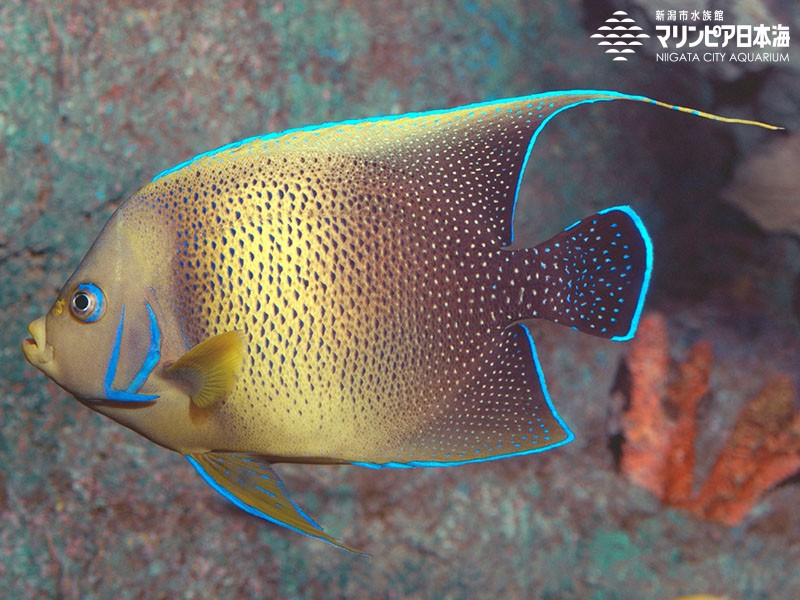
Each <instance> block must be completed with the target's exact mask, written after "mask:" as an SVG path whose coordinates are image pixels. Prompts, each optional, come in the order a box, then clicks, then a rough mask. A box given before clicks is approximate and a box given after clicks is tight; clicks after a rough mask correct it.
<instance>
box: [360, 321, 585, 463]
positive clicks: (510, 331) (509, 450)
mask: <svg viewBox="0 0 800 600" xmlns="http://www.w3.org/2000/svg"><path fill="white" fill-rule="evenodd" d="M480 356H481V363H480V364H476V365H475V369H474V370H473V372H472V374H471V375H470V376H469V379H468V380H467V381H465V382H464V385H463V387H462V389H461V391H460V392H458V393H456V394H453V396H452V397H450V398H446V399H444V400H443V401H442V402H440V403H439V406H438V407H437V410H435V411H433V410H432V411H430V416H429V418H428V419H427V421H426V422H423V423H420V424H419V426H418V427H415V430H414V431H413V432H411V433H407V434H405V435H404V436H402V437H399V439H398V442H397V449H396V453H395V455H394V458H390V459H387V460H386V461H382V462H369V463H367V462H354V463H353V464H357V465H359V466H363V467H371V468H379V467H438V466H451V465H459V464H464V463H470V462H480V461H486V460H495V459H499V458H505V457H507V456H512V455H516V454H531V453H534V452H542V451H544V450H548V449H550V448H554V447H556V446H560V445H563V444H566V443H568V442H570V441H572V439H573V434H572V432H571V431H570V430H569V428H567V426H566V425H565V424H564V422H563V421H562V419H561V417H560V416H559V415H558V413H557V412H556V410H555V408H554V407H553V404H552V402H551V401H550V395H549V394H548V392H547V386H546V385H545V381H544V375H543V374H542V369H541V366H540V365H539V359H538V357H537V355H536V349H535V347H534V344H533V339H532V338H531V335H530V332H529V331H528V328H527V326H525V325H524V324H516V325H512V326H510V327H509V328H507V329H502V330H499V331H498V332H497V336H496V339H494V340H493V343H492V344H487V346H485V347H484V348H483V351H482V352H481V354H480Z"/></svg>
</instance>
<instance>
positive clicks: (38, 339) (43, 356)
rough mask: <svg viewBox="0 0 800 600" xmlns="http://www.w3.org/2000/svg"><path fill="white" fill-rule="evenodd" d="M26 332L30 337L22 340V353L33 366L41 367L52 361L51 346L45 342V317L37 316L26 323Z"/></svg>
mask: <svg viewBox="0 0 800 600" xmlns="http://www.w3.org/2000/svg"><path fill="white" fill-rule="evenodd" d="M28 332H29V333H30V334H31V336H32V337H29V338H28V339H26V340H24V341H23V342H22V353H23V354H24V355H25V359H26V360H27V361H28V362H29V363H31V364H32V365H33V366H34V367H38V368H42V367H43V366H44V365H46V364H47V363H49V362H52V361H53V354H54V352H53V347H52V346H51V345H50V344H48V343H47V328H46V327H45V317H39V318H38V319H36V320H35V321H33V322H32V323H31V324H30V325H28Z"/></svg>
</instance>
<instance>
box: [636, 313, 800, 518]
mask: <svg viewBox="0 0 800 600" xmlns="http://www.w3.org/2000/svg"><path fill="white" fill-rule="evenodd" d="M625 367H626V368H627V370H628V373H629V380H630V389H629V390H628V392H627V395H628V398H627V408H626V410H625V412H624V414H623V415H622V418H621V428H622V434H623V436H624V439H625V445H624V447H623V451H622V458H621V461H620V468H621V470H622V472H623V474H624V475H625V476H626V477H628V478H629V479H631V480H632V481H634V482H635V483H636V484H638V485H640V486H642V487H644V488H646V489H648V490H650V491H651V492H653V493H654V494H655V495H656V496H658V497H659V498H660V499H661V500H662V502H663V503H664V504H666V505H669V506H677V507H681V508H685V509H687V510H689V511H691V512H692V513H694V514H696V515H698V516H701V517H704V518H707V519H712V520H715V521H719V522H722V523H725V524H728V525H736V524H738V523H739V522H741V520H742V518H743V517H744V516H745V515H746V514H747V512H748V511H749V510H750V509H751V508H752V507H753V506H754V505H755V503H756V502H758V500H759V498H760V497H761V496H762V495H763V494H764V493H765V492H766V491H767V490H769V489H770V488H772V487H773V486H775V485H777V484H778V483H780V482H781V481H783V480H785V479H787V478H788V477H790V476H792V475H793V474H795V473H797V472H798V471H800V413H798V412H797V411H796V409H795V407H794V398H795V396H796V391H795V387H794V384H793V381H792V379H791V377H789V376H786V375H778V376H775V377H773V378H772V379H770V380H769V381H768V382H767V383H766V384H765V385H764V388H763V389H762V390H761V392H760V393H759V394H758V395H756V397H755V398H754V399H753V400H751V401H750V403H748V405H747V406H745V408H744V409H743V410H742V411H741V413H740V414H739V417H738V419H737V421H736V424H735V426H734V428H733V431H732V432H731V434H730V435H729V437H728V439H727V440H726V442H725V444H724V446H723V448H722V450H721V452H720V454H719V456H718V457H717V460H716V462H715V463H714V466H713V467H712V469H711V471H710V473H709V475H708V478H707V479H706V481H705V482H704V483H703V485H702V486H701V487H700V490H699V491H698V492H697V493H694V492H693V490H694V487H695V486H694V463H695V449H694V443H695V438H696V437H697V407H698V405H699V403H700V400H701V399H702V398H703V396H704V395H705V394H706V392H707V391H708V385H709V377H710V373H711V367H712V351H711V345H710V344H708V343H707V342H698V343H697V344H695V345H694V346H693V347H692V348H691V349H690V350H689V353H688V357H687V358H686V360H685V361H683V362H681V363H675V362H673V361H671V360H670V356H669V337H668V334H667V326H666V321H665V319H664V317H663V316H661V315H659V314H655V313H653V314H649V315H646V316H645V317H644V318H643V319H642V321H641V323H640V326H639V333H638V334H637V336H636V339H635V340H634V341H633V342H632V343H631V349H630V352H629V354H628V356H627V358H626V359H625Z"/></svg>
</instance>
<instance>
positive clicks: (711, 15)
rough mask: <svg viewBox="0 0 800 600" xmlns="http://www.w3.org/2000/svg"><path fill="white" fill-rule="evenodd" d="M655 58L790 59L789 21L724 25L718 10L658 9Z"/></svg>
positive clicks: (717, 59)
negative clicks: (785, 23) (783, 22)
mask: <svg viewBox="0 0 800 600" xmlns="http://www.w3.org/2000/svg"><path fill="white" fill-rule="evenodd" d="M655 16H656V22H658V24H657V25H656V32H655V36H656V38H657V39H658V41H659V43H660V44H661V51H659V52H657V53H656V62H736V63H742V62H765V63H778V62H789V43H790V41H791V34H790V31H789V26H788V25H781V24H777V25H767V24H765V23H760V24H758V25H741V24H737V25H725V24H723V20H724V13H723V11H721V10H715V11H713V12H712V11H710V10H703V11H699V10H691V11H690V10H673V9H670V10H657V11H656V14H655Z"/></svg>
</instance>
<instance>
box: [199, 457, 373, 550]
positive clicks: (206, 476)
mask: <svg viewBox="0 0 800 600" xmlns="http://www.w3.org/2000/svg"><path fill="white" fill-rule="evenodd" d="M233 454H238V453H233ZM184 456H185V457H186V460H188V461H189V464H190V465H192V467H194V470H195V471H197V473H198V474H199V475H200V477H202V479H203V481H205V482H206V484H208V485H209V486H211V489H213V490H214V491H215V492H217V493H218V494H219V495H220V496H222V497H223V498H225V499H226V500H227V501H228V502H230V503H231V504H233V505H234V506H236V507H237V508H239V509H241V510H243V511H245V512H246V513H249V514H251V515H253V516H255V517H259V518H260V519H264V520H265V521H269V522H270V523H273V524H275V525H280V526H281V527H285V528H286V529H289V530H291V531H294V532H295V533H300V534H302V535H305V536H308V537H310V538H314V539H319V540H323V541H325V542H328V543H329V544H331V545H333V546H336V547H338V548H343V549H345V550H348V551H350V552H353V553H355V554H362V555H364V556H367V555H366V554H364V553H363V552H360V551H359V550H356V549H354V548H351V547H350V546H346V545H345V544H343V543H342V542H340V541H339V540H337V539H336V538H335V537H333V536H331V535H328V534H327V533H325V531H324V530H323V529H322V527H320V526H319V524H318V523H316V521H314V519H312V518H311V517H309V516H308V515H307V514H306V512H305V511H304V510H303V509H301V508H300V506H299V505H298V504H297V503H296V502H295V501H294V499H293V498H292V497H291V496H289V493H288V492H287V491H286V487H285V486H284V485H283V482H282V481H281V479H280V477H278V475H277V473H275V471H273V470H272V469H271V468H269V469H268V471H269V476H266V475H264V474H262V473H259V472H258V468H257V466H254V467H253V471H252V472H253V473H254V474H256V475H257V476H259V477H266V478H267V479H271V480H272V481H274V482H275V483H276V484H277V486H278V489H279V490H280V491H281V492H282V493H283V494H284V495H285V497H286V499H287V500H288V501H289V502H290V503H291V505H292V508H293V509H294V510H295V512H296V513H297V514H298V515H299V516H300V517H301V518H302V519H303V520H305V521H306V522H307V523H308V524H309V525H310V526H311V528H312V529H316V530H318V531H317V532H315V533H312V532H311V531H303V530H302V529H300V528H298V527H295V526H293V525H291V524H289V523H287V522H285V521H281V520H280V519H276V518H275V517H273V516H271V515H269V514H267V513H265V512H263V511H261V510H259V509H257V508H256V507H254V506H251V505H250V504H248V503H247V502H245V501H244V500H242V499H241V498H239V497H238V496H237V495H236V494H234V493H233V492H231V491H230V490H228V489H227V488H225V487H224V486H222V485H221V484H219V483H218V482H217V481H216V480H215V479H214V477H213V476H212V475H211V474H210V473H209V472H208V471H207V470H206V469H205V467H204V466H203V465H202V464H201V463H200V461H198V460H197V459H196V458H195V457H194V456H192V455H191V454H185V455H184ZM243 460H244V461H245V462H251V463H253V464H254V465H257V464H258V463H257V461H254V460H250V459H247V458H243ZM255 489H257V490H258V491H259V492H261V493H262V494H266V495H267V496H269V497H271V498H275V495H274V494H273V493H272V492H269V491H268V490H266V489H264V488H262V487H260V486H255Z"/></svg>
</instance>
